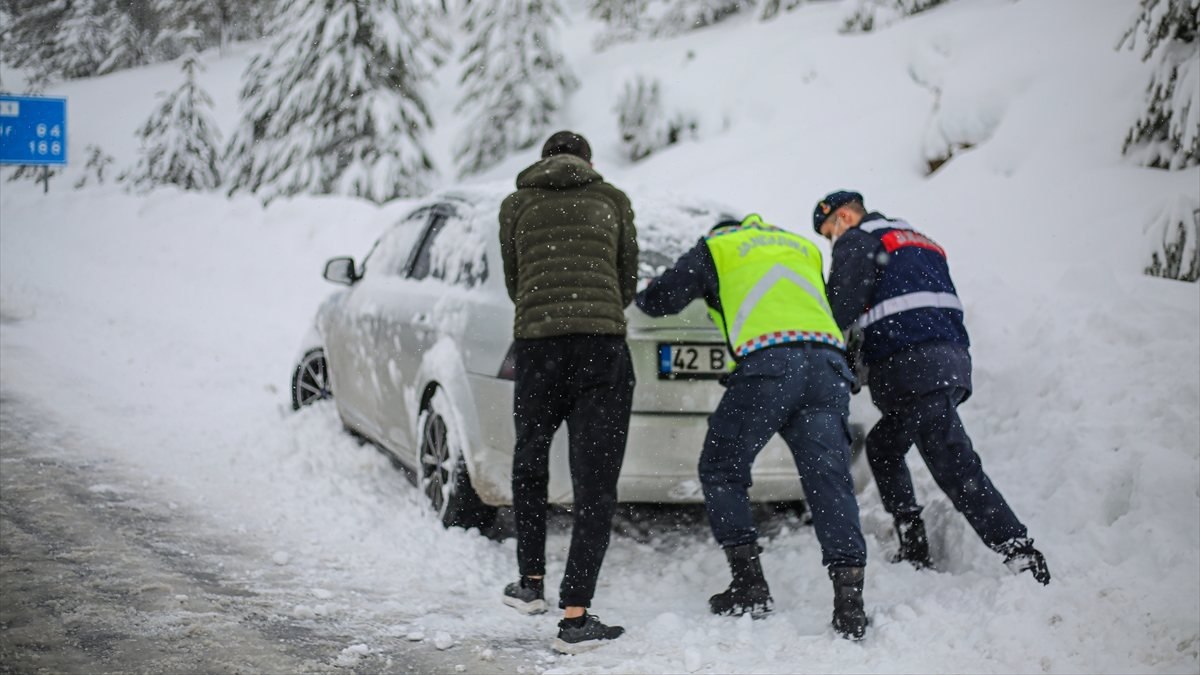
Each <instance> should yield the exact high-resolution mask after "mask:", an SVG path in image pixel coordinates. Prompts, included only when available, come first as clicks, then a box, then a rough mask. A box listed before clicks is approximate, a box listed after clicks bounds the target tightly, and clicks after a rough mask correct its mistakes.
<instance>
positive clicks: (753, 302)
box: [706, 215, 844, 357]
mask: <svg viewBox="0 0 1200 675" xmlns="http://www.w3.org/2000/svg"><path fill="white" fill-rule="evenodd" d="M706 242H707V244H708V247H709V252H710V253H711V254H712V257H713V264H714V265H715V267H716V271H717V277H718V279H719V288H720V290H719V293H720V297H721V307H722V310H723V311H724V312H726V313H728V314H729V315H732V320H731V321H727V320H726V318H725V316H724V315H721V314H718V313H717V312H715V311H712V309H711V308H710V313H711V314H712V315H713V319H714V321H715V322H716V324H717V326H718V327H720V328H721V330H722V331H723V332H724V333H725V340H726V343H727V344H728V345H729V349H730V350H731V351H732V352H733V354H734V356H735V357H742V356H745V355H747V354H749V353H751V352H753V351H755V350H757V349H762V348H763V347H770V346H772V345H776V344H783V343H787V342H821V343H825V344H831V345H834V346H837V347H839V348H844V346H843V345H844V343H843V342H842V334H841V331H839V330H838V328H837V324H836V323H835V322H834V320H833V311H832V310H831V309H830V307H829V301H828V299H826V297H825V280H824V278H823V277H822V273H821V254H820V251H819V250H818V249H817V247H816V246H815V245H813V243H812V242H810V241H808V240H807V239H804V238H803V237H800V236H798V235H796V234H792V233H791V232H787V231H785V230H781V229H779V228H777V227H774V226H772V225H767V224H766V223H763V222H762V219H761V218H759V217H758V216H757V215H751V216H748V217H747V218H746V219H745V220H744V221H742V223H741V225H739V226H736V227H727V228H721V229H718V230H716V231H714V232H713V233H712V234H710V235H709V236H708V237H707V238H706Z"/></svg>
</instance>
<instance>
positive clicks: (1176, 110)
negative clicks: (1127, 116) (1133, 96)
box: [1117, 0, 1200, 169]
mask: <svg viewBox="0 0 1200 675" xmlns="http://www.w3.org/2000/svg"><path fill="white" fill-rule="evenodd" d="M1198 31H1200V0H1141V8H1140V10H1139V12H1138V15H1137V19H1136V20H1135V22H1134V24H1133V26H1132V27H1130V29H1129V30H1128V31H1126V32H1125V35H1124V36H1123V37H1122V38H1121V41H1120V42H1119V43H1118V45H1117V48H1118V49H1120V48H1121V47H1122V46H1124V45H1126V44H1128V45H1129V48H1130V49H1135V48H1136V46H1137V42H1138V39H1139V38H1141V39H1142V40H1143V46H1142V60H1143V61H1148V60H1150V59H1154V60H1155V63H1156V68H1155V70H1154V74H1153V75H1152V76H1151V78H1150V83H1149V85H1148V86H1147V87H1146V110H1145V112H1143V113H1142V115H1141V117H1139V118H1138V119H1137V121H1135V122H1134V123H1133V126H1132V127H1130V129H1129V132H1128V133H1127V134H1126V136H1125V144H1124V146H1123V147H1122V152H1124V153H1125V154H1126V155H1129V156H1132V157H1134V158H1135V160H1136V161H1137V162H1138V163H1139V164H1142V165H1143V166H1150V167H1155V168H1160V169H1182V168H1185V167H1189V166H1195V165H1196V164H1200V36H1198V35H1197V33H1198Z"/></svg>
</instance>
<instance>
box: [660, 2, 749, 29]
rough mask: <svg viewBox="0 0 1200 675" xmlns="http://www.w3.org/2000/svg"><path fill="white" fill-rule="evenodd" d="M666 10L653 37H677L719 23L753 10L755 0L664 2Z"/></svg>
mask: <svg viewBox="0 0 1200 675" xmlns="http://www.w3.org/2000/svg"><path fill="white" fill-rule="evenodd" d="M664 2H666V3H667V7H666V10H665V11H664V12H663V13H662V15H661V16H660V18H659V19H658V22H657V25H656V27H655V29H654V34H655V35H678V34H679V33H685V32H687V31H690V30H696V29H697V28H704V27H705V26H711V25H713V24H716V23H720V22H722V21H724V20H726V19H728V18H729V17H731V16H734V15H735V14H739V13H741V12H743V11H747V10H750V9H753V8H754V5H755V0H664Z"/></svg>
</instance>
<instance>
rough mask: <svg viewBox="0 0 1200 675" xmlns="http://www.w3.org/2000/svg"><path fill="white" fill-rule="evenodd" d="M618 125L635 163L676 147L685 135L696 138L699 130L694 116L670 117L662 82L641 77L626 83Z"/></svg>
mask: <svg viewBox="0 0 1200 675" xmlns="http://www.w3.org/2000/svg"><path fill="white" fill-rule="evenodd" d="M617 125H618V127H619V129H620V132H621V144H622V146H623V148H624V150H625V155H626V156H627V157H629V159H631V160H633V161H637V160H639V159H643V158H645V157H648V156H649V155H651V154H652V153H654V152H655V151H657V150H660V149H662V148H665V147H666V146H668V145H673V144H675V143H677V142H679V141H680V140H681V139H682V138H683V137H684V136H685V135H690V136H693V137H694V136H695V135H696V128H697V122H696V118H695V116H693V115H688V114H685V113H680V112H677V113H675V114H672V115H668V114H667V112H666V109H665V108H664V106H663V102H662V85H661V83H660V82H659V80H658V78H653V79H650V78H646V77H643V76H641V75H638V76H635V77H634V78H633V79H631V80H628V81H626V82H625V88H624V89H623V90H622V92H621V95H620V97H618V99H617Z"/></svg>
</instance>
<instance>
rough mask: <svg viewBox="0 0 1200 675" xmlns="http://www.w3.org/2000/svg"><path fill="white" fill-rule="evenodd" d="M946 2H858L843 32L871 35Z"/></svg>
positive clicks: (947, 0)
mask: <svg viewBox="0 0 1200 675" xmlns="http://www.w3.org/2000/svg"><path fill="white" fill-rule="evenodd" d="M946 2H949V0H858V5H857V6H856V7H855V9H854V11H853V12H852V13H851V14H850V16H848V17H847V18H846V22H845V24H843V25H842V29H841V30H842V32H843V33H869V32H871V31H873V30H876V29H878V28H886V27H888V26H890V25H892V24H893V23H896V22H897V21H899V20H901V19H903V18H904V17H906V16H912V15H913V14H920V13H921V12H924V11H927V10H930V9H933V8H934V7H937V6H938V5H942V4H945V3H946Z"/></svg>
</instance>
